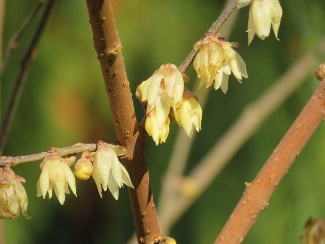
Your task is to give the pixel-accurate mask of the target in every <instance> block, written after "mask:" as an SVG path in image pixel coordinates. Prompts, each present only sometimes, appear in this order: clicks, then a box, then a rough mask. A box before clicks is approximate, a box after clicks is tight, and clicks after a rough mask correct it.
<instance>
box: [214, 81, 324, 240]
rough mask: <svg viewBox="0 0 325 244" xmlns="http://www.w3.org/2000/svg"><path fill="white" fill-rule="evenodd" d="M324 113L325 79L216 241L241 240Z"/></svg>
mask: <svg viewBox="0 0 325 244" xmlns="http://www.w3.org/2000/svg"><path fill="white" fill-rule="evenodd" d="M324 117H325V79H323V81H322V82H321V84H320V85H319V87H318V88H317V90H316V91H315V93H314V94H313V96H312V97H311V98H310V100H309V101H308V103H307V104H306V106H305V107H304V108H303V110H302V112H301V113H300V115H299V116H298V118H297V119H296V121H295V122H294V123H293V125H292V126H291V127H290V129H289V130H288V132H287V133H286V134H285V136H284V137H283V139H282V140H281V142H280V143H279V145H278V146H277V147H276V149H275V150H274V151H273V154H272V155H271V156H270V158H269V159H268V161H267V162H266V163H265V165H264V167H263V168H262V169H261V171H260V172H259V174H258V175H257V176H256V178H255V179H254V181H253V182H252V183H246V190H245V192H244V194H243V197H242V198H241V199H240V201H239V203H238V204H237V206H236V208H235V210H234V212H233V213H232V215H231V217H230V218H229V220H228V222H227V223H226V225H225V226H224V228H223V230H222V231H221V233H220V234H219V236H218V238H217V240H216V241H215V244H219V243H223V244H224V243H227V244H228V243H229V244H232V243H240V242H242V241H243V239H244V237H245V236H246V234H247V232H248V231H249V229H250V228H251V226H252V225H253V224H254V222H255V220H256V219H257V217H258V216H259V214H260V213H261V212H262V211H263V210H264V209H265V208H267V207H268V205H269V204H268V200H269V199H270V197H271V195H272V193H273V192H274V190H275V188H276V187H277V186H278V184H279V182H280V181H281V179H282V178H283V176H284V175H285V174H286V173H287V172H288V170H289V168H290V167H291V165H292V163H293V162H294V161H295V159H296V158H297V157H298V155H299V153H300V152H301V150H302V149H303V148H304V146H305V144H306V143H307V142H308V140H309V139H310V137H311V136H312V134H313V133H314V131H315V130H316V128H317V127H318V125H319V124H320V122H321V121H322V120H323V119H324Z"/></svg>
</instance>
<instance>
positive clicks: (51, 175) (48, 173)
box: [37, 148, 77, 205]
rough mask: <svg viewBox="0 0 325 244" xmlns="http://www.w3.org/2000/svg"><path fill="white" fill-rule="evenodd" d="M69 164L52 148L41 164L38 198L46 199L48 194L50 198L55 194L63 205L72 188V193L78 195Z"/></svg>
mask: <svg viewBox="0 0 325 244" xmlns="http://www.w3.org/2000/svg"><path fill="white" fill-rule="evenodd" d="M68 164H69V162H67V161H66V160H65V159H63V158H61V157H60V156H59V155H58V154H57V153H56V152H55V149H54V148H51V149H50V150H49V152H48V154H47V156H46V157H45V159H44V160H43V162H42V163H41V165H40V167H41V170H42V172H41V174H40V177H39V179H38V182H37V196H38V197H40V196H43V198H45V196H46V193H47V192H48V193H49V198H51V197H52V191H53V189H54V192H55V194H56V196H57V198H58V200H59V202H60V203H61V204H62V205H63V203H64V201H65V193H67V194H69V193H70V191H69V188H68V185H69V186H70V188H71V190H72V192H73V193H74V194H75V195H76V196H77V194H76V182H75V178H74V175H73V173H72V171H71V169H70V168H69V166H68Z"/></svg>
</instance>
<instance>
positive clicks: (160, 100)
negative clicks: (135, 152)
mask: <svg viewBox="0 0 325 244" xmlns="http://www.w3.org/2000/svg"><path fill="white" fill-rule="evenodd" d="M188 94H189V92H188V93H186V95H185V98H184V77H183V75H182V73H181V72H180V71H179V70H178V68H177V67H176V65H174V64H164V65H161V67H160V68H159V69H158V70H156V71H155V72H154V74H153V75H152V76H151V77H150V78H149V79H148V80H146V81H143V82H142V83H141V84H140V85H139V86H138V88H137V92H136V96H137V98H138V99H139V100H140V101H141V102H143V103H144V104H145V105H146V122H145V129H146V131H147V132H148V134H149V135H150V136H151V137H152V138H153V140H154V142H155V143H156V144H157V145H158V144H159V143H163V142H165V141H166V139H167V136H168V134H169V124H170V117H174V118H175V121H176V122H177V123H178V124H179V125H180V126H182V127H183V128H184V130H185V132H186V133H187V134H188V135H189V136H191V135H192V131H193V128H194V127H195V129H196V130H197V131H199V130H200V129H201V117H202V109H201V107H200V105H199V103H198V102H197V100H196V99H191V105H190V106H189V105H186V104H189V103H188V100H189V97H190V96H189V95H188ZM184 103H185V104H184ZM181 108H182V109H181ZM194 108H195V111H189V110H191V109H194ZM185 111H186V112H187V113H188V114H186V115H184V113H185ZM171 113H172V114H171ZM189 114H193V117H191V119H190V120H188V121H187V122H185V118H184V116H187V117H189V116H190V115H189ZM176 118H177V119H176ZM180 121H182V122H180ZM184 125H185V126H184Z"/></svg>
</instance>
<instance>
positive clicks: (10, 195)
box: [0, 165, 30, 219]
mask: <svg viewBox="0 0 325 244" xmlns="http://www.w3.org/2000/svg"><path fill="white" fill-rule="evenodd" d="M22 183H25V179H23V178H21V177H20V176H18V175H15V173H14V172H13V171H12V170H11V168H10V166H9V165H6V166H5V167H4V168H0V219H18V218H19V215H20V209H21V211H22V213H23V215H24V216H25V218H26V219H29V218H30V217H29V216H28V214H27V206H28V197H27V193H26V191H25V188H24V187H23V185H22Z"/></svg>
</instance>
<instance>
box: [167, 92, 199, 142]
mask: <svg viewBox="0 0 325 244" xmlns="http://www.w3.org/2000/svg"><path fill="white" fill-rule="evenodd" d="M173 118H174V119H175V121H176V122H177V124H179V126H181V127H183V129H184V131H185V133H186V134H187V135H188V136H189V137H192V134H193V131H194V128H195V130H196V131H199V130H200V129H201V120H202V108H201V106H200V104H199V103H198V100H197V97H196V96H195V95H193V94H192V93H191V92H190V91H189V90H187V89H185V90H184V94H183V101H182V103H181V105H180V106H179V107H178V108H176V109H174V110H173Z"/></svg>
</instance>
